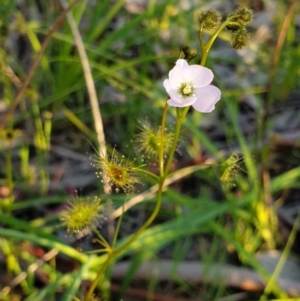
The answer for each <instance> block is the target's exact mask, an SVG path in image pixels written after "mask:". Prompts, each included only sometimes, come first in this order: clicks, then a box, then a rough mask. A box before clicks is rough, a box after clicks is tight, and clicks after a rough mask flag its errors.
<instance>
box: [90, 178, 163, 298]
mask: <svg viewBox="0 0 300 301" xmlns="http://www.w3.org/2000/svg"><path fill="white" fill-rule="evenodd" d="M164 180H165V179H160V182H159V189H158V193H157V199H156V204H155V208H154V210H153V212H152V214H151V215H150V217H149V218H148V220H147V221H146V222H145V223H144V225H143V226H142V227H141V228H140V229H139V230H138V231H137V232H136V233H134V234H133V235H132V236H131V237H130V238H129V239H128V240H127V241H126V242H125V243H124V244H123V245H122V246H120V247H119V248H117V249H115V250H112V251H111V252H110V253H109V255H108V257H107V259H106V261H105V262H104V264H103V266H102V267H101V269H100V270H99V271H98V273H97V276H96V278H95V279H94V280H93V282H92V284H91V286H90V288H89V290H88V292H87V294H86V295H85V298H84V301H89V300H90V298H91V296H92V294H93V292H94V290H95V288H96V286H97V284H98V282H99V280H100V278H101V277H102V276H103V274H104V272H105V270H106V268H107V267H108V266H109V264H110V262H111V260H112V259H113V258H115V257H117V256H119V255H120V254H121V253H122V252H123V251H124V250H125V249H126V248H128V247H129V246H130V245H131V244H132V243H133V242H134V241H135V240H136V239H137V238H138V237H139V236H140V235H141V234H142V233H143V231H144V230H145V229H146V228H147V227H149V226H150V225H151V223H152V222H153V221H154V219H155V218H156V216H157V214H158V212H159V209H160V206H161V201H162V188H163V184H164Z"/></svg>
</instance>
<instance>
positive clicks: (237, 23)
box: [227, 7, 253, 49]
mask: <svg viewBox="0 0 300 301" xmlns="http://www.w3.org/2000/svg"><path fill="white" fill-rule="evenodd" d="M228 19H229V20H230V24H229V25H228V26H227V29H229V30H230V31H232V34H231V41H230V44H231V46H232V47H233V48H235V49H242V48H244V47H245V46H247V45H248V43H249V41H250V36H249V33H248V31H247V29H246V26H247V25H249V24H250V23H251V22H252V19H253V13H252V10H251V9H249V8H247V7H240V8H238V9H237V10H236V11H235V12H234V13H233V14H231V15H230V16H229V17H228Z"/></svg>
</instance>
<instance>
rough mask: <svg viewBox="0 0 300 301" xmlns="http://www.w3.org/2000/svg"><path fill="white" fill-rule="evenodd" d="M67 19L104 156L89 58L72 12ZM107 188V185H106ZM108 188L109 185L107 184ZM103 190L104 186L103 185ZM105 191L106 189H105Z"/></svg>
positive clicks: (100, 152)
mask: <svg viewBox="0 0 300 301" xmlns="http://www.w3.org/2000/svg"><path fill="white" fill-rule="evenodd" d="M60 2H61V5H62V6H63V7H64V8H65V7H66V6H67V2H66V1H65V0H60ZM67 19H68V22H69V25H70V28H71V31H72V34H73V37H74V42H75V44H76V47H77V49H78V53H79V57H80V61H81V64H82V68H83V72H84V77H85V82H86V86H87V91H88V94H89V98H90V102H91V107H92V113H93V118H94V124H95V129H96V133H97V137H98V143H99V154H101V155H103V156H104V157H105V156H106V144H105V136H104V130H103V121H102V116H101V112H100V107H99V102H98V98H97V92H96V88H95V85H94V79H93V75H92V71H91V67H90V64H89V60H88V57H87V54H86V51H85V47H84V44H83V41H82V38H81V35H80V32H79V30H78V27H77V24H76V22H75V20H74V18H73V15H72V13H68V14H67ZM106 189H107V187H106ZM108 189H109V186H108ZM104 190H105V187H104ZM105 192H106V191H105Z"/></svg>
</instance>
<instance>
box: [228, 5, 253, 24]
mask: <svg viewBox="0 0 300 301" xmlns="http://www.w3.org/2000/svg"><path fill="white" fill-rule="evenodd" d="M252 19H253V12H252V10H251V9H250V8H248V7H240V8H238V9H237V10H236V11H235V12H234V13H233V14H232V15H230V20H231V21H233V22H238V23H240V24H241V25H242V26H246V25H248V24H250V23H251V22H252Z"/></svg>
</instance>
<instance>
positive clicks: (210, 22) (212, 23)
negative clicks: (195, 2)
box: [198, 9, 222, 30]
mask: <svg viewBox="0 0 300 301" xmlns="http://www.w3.org/2000/svg"><path fill="white" fill-rule="evenodd" d="M221 20H222V16H221V14H220V12H218V11H217V10H215V9H209V10H206V11H202V12H200V13H199V15H198V24H199V27H202V28H203V29H207V30H210V29H215V28H217V27H218V26H219V25H220V23H221Z"/></svg>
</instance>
